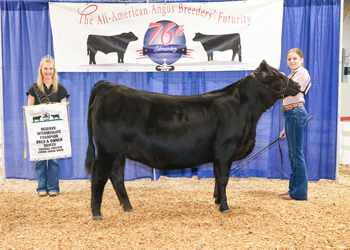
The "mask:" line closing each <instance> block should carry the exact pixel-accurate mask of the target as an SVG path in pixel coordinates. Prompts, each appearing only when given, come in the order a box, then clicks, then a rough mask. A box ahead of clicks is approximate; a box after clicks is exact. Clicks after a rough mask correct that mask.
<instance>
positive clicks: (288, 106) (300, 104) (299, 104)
mask: <svg viewBox="0 0 350 250" xmlns="http://www.w3.org/2000/svg"><path fill="white" fill-rule="evenodd" d="M298 106H304V103H302V102H300V103H293V104H289V105H286V106H284V107H283V109H284V110H290V109H292V108H294V107H298Z"/></svg>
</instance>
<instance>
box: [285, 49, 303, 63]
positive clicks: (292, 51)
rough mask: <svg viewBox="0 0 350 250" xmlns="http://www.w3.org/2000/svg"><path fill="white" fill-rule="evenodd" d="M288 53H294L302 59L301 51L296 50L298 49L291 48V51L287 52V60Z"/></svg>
mask: <svg viewBox="0 0 350 250" xmlns="http://www.w3.org/2000/svg"><path fill="white" fill-rule="evenodd" d="M290 53H295V54H297V55H298V56H300V58H304V56H303V52H301V50H300V49H298V48H293V49H291V50H289V51H288V53H287V59H288V55H289V54H290ZM303 66H304V61H303Z"/></svg>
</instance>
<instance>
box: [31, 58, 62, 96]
mask: <svg viewBox="0 0 350 250" xmlns="http://www.w3.org/2000/svg"><path fill="white" fill-rule="evenodd" d="M48 62H49V63H52V65H53V69H54V72H53V76H52V85H53V88H52V91H53V93H57V91H58V75H57V71H56V67H55V59H53V57H51V56H50V55H46V56H44V57H43V58H41V61H40V65H39V69H38V80H37V81H36V83H37V84H38V87H39V89H40V90H41V91H42V92H43V93H45V91H44V83H43V74H42V73H41V71H42V69H43V66H44V64H45V63H48Z"/></svg>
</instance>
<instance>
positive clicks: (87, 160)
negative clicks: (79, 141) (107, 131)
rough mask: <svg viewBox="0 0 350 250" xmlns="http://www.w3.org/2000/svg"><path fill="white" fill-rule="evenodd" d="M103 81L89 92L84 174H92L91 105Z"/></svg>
mask: <svg viewBox="0 0 350 250" xmlns="http://www.w3.org/2000/svg"><path fill="white" fill-rule="evenodd" d="M103 82H105V81H99V82H98V83H96V84H95V86H94V87H93V88H92V90H91V94H90V99H89V111H88V120H87V125H88V136H89V144H88V147H87V150H86V158H85V169H86V172H87V173H88V174H89V175H91V173H92V164H93V163H94V161H95V159H96V155H95V145H94V142H93V135H92V117H91V113H92V108H93V106H92V104H93V102H94V100H95V97H96V95H97V94H98V93H99V92H100V91H101V88H98V85H101V83H103Z"/></svg>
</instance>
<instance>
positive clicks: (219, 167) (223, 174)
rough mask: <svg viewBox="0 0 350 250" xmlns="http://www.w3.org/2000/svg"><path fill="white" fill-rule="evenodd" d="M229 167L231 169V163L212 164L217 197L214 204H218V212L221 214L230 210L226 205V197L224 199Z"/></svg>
mask: <svg viewBox="0 0 350 250" xmlns="http://www.w3.org/2000/svg"><path fill="white" fill-rule="evenodd" d="M230 167H231V163H228V162H218V163H214V173H215V174H214V175H215V186H216V190H217V195H218V197H217V199H216V201H215V203H216V204H219V206H220V211H221V212H223V213H229V212H230V208H229V207H228V205H227V197H226V186H227V183H228V179H229V175H230ZM214 195H215V191H214Z"/></svg>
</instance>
